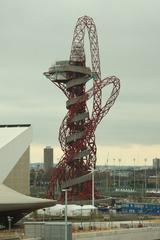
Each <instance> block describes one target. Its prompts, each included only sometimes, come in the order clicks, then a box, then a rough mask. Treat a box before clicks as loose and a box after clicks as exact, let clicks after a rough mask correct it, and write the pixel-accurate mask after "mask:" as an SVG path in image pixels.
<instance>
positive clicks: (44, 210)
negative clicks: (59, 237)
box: [43, 208, 46, 222]
mask: <svg viewBox="0 0 160 240" xmlns="http://www.w3.org/2000/svg"><path fill="white" fill-rule="evenodd" d="M45 212H46V209H45V208H43V222H44V221H45Z"/></svg>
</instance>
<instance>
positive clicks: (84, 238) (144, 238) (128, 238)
mask: <svg viewBox="0 0 160 240" xmlns="http://www.w3.org/2000/svg"><path fill="white" fill-rule="evenodd" d="M72 239H73V240H159V239H160V228H159V227H146V228H133V229H123V230H121V229H117V230H108V231H97V232H82V233H73V236H72Z"/></svg>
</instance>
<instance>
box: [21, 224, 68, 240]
mask: <svg viewBox="0 0 160 240" xmlns="http://www.w3.org/2000/svg"><path fill="white" fill-rule="evenodd" d="M24 230H25V238H41V239H42V240H65V223H64V222H26V223H24ZM67 240H72V224H71V223H69V222H68V224H67Z"/></svg>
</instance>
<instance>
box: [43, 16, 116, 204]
mask: <svg viewBox="0 0 160 240" xmlns="http://www.w3.org/2000/svg"><path fill="white" fill-rule="evenodd" d="M85 30H87V32H88V37H89V42H90V53H91V63H92V67H91V69H90V68H89V67H86V58H85V51H84V36H85ZM44 75H45V76H46V77H47V78H49V79H50V80H51V81H52V82H53V83H54V84H55V85H56V86H57V87H58V88H60V89H61V90H62V91H63V93H64V94H65V95H66V97H67V102H66V108H67V110H68V112H67V114H66V116H65V117H64V119H63V121H62V124H61V126H60V130H59V142H60V145H61V148H62V150H63V152H64V155H63V156H62V158H61V159H60V161H59V163H58V164H57V166H56V168H55V171H54V172H53V175H52V178H51V181H50V184H49V189H48V196H49V197H50V198H56V197H57V195H56V193H57V192H58V189H59V190H61V189H62V188H66V187H70V186H71V187H72V191H71V192H70V196H69V197H70V198H71V199H72V200H76V199H79V200H80V199H89V198H91V191H92V190H91V180H90V179H89V178H88V176H89V174H88V173H89V172H90V170H91V169H92V168H95V164H96V144H95V130H96V127H97V125H98V124H99V123H100V121H101V120H102V118H103V117H104V116H105V115H106V114H107V113H108V111H109V110H110V108H111V107H112V105H113V104H114V102H115V100H116V98H117V96H118V94H119V90H120V81H119V79H118V78H117V77H115V76H111V77H107V78H105V79H103V80H101V70H100V59H99V47H98V36H97V32H96V26H95V23H94V21H93V19H92V18H91V17H88V16H83V17H80V18H79V19H78V21H77V24H76V27H75V30H74V35H73V42H72V47H71V53H70V59H69V61H59V62H56V63H55V65H54V66H52V67H50V68H49V70H48V72H45V73H44ZM88 81H92V83H93V87H92V88H91V89H89V90H86V83H87V82H88ZM110 84H112V85H113V88H112V91H111V94H110V96H109V98H108V99H107V101H106V103H105V104H104V105H103V106H102V88H103V87H105V86H108V85H110ZM91 97H93V109H92V112H90V113H89V109H88V107H87V101H88V100H89V99H90V98H91ZM59 192H60V191H59ZM59 197H60V196H59Z"/></svg>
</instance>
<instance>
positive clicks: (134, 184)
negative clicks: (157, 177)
mask: <svg viewBox="0 0 160 240" xmlns="http://www.w3.org/2000/svg"><path fill="white" fill-rule="evenodd" d="M135 161H136V159H135V158H133V163H134V170H133V171H134V176H133V178H134V180H133V181H134V183H133V186H134V193H135V190H136V189H135V188H136V182H135V180H136V178H135Z"/></svg>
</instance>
